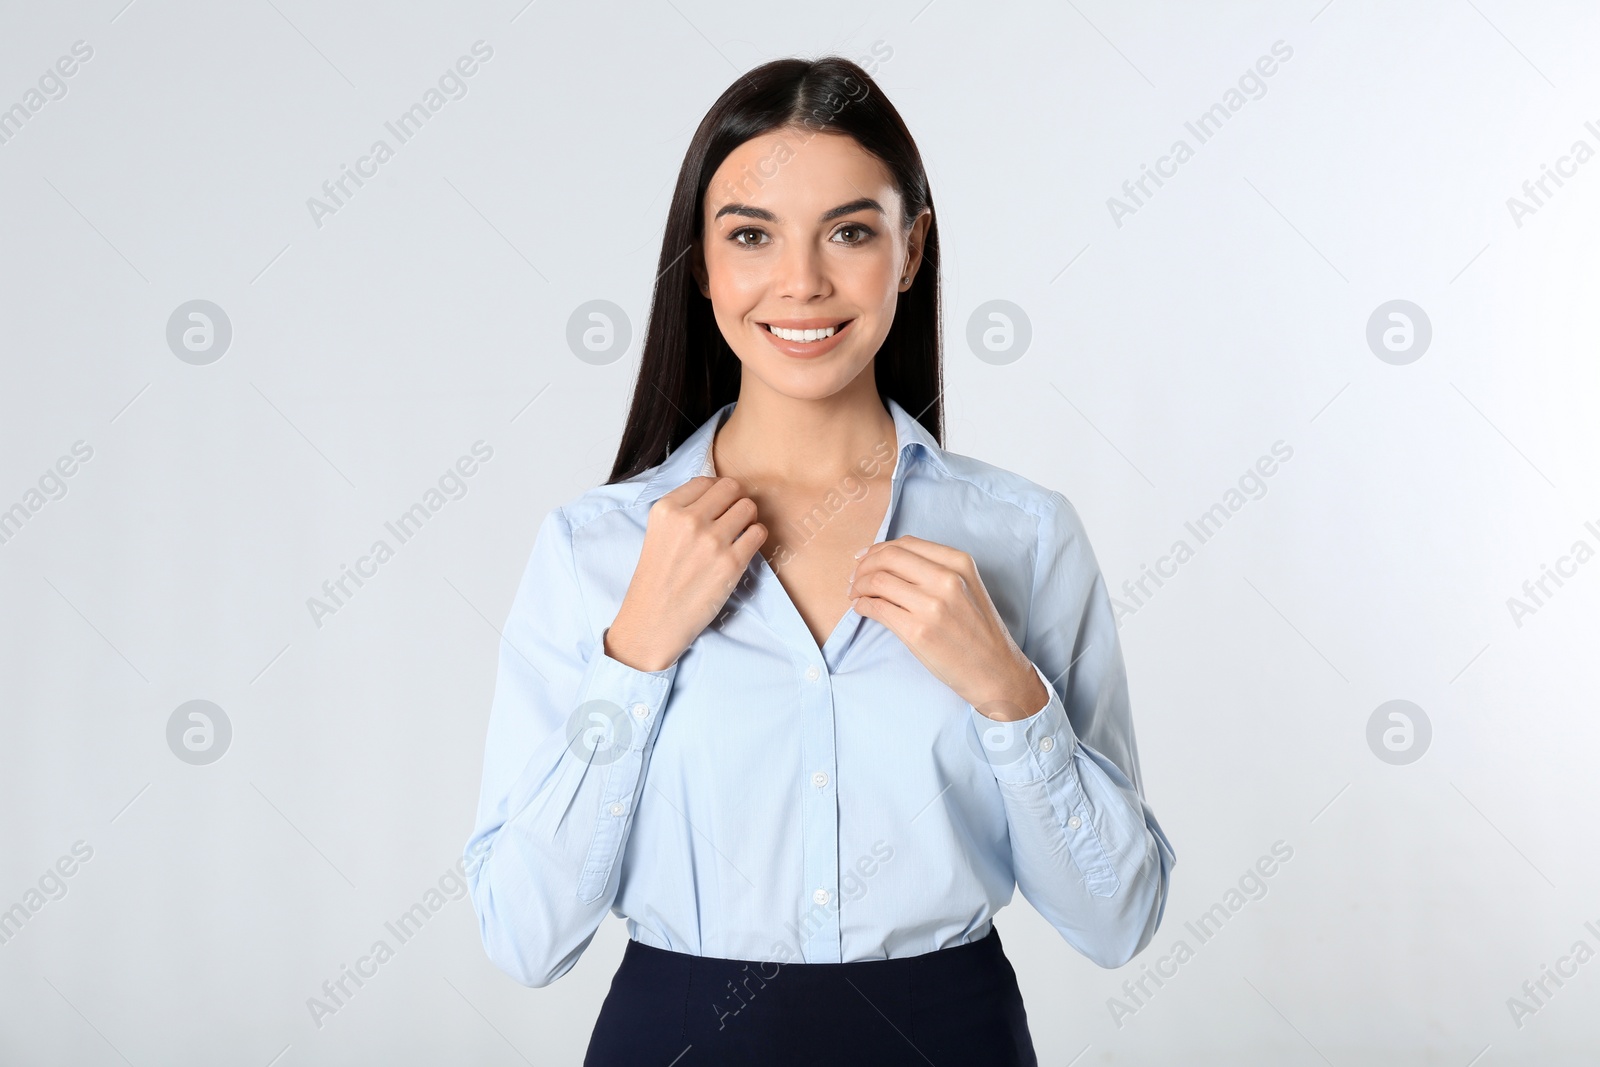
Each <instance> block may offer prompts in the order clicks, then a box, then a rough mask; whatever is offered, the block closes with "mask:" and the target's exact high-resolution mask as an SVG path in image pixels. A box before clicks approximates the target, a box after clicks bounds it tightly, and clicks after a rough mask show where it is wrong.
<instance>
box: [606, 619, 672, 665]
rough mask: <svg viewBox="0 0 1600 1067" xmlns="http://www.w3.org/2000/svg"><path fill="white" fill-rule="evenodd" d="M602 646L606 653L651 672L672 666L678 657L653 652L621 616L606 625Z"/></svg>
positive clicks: (622, 661)
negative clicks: (616, 620)
mask: <svg viewBox="0 0 1600 1067" xmlns="http://www.w3.org/2000/svg"><path fill="white" fill-rule="evenodd" d="M600 646H601V648H603V649H604V650H605V654H606V655H608V656H610V657H611V658H612V659H614V660H616V661H617V662H618V663H621V664H623V665H625V666H628V667H632V668H633V669H634V670H636V671H645V672H650V673H653V672H655V671H663V670H666V669H667V668H668V667H670V666H672V664H673V662H674V661H675V660H676V659H677V657H676V656H668V657H663V656H662V655H661V654H660V653H659V652H653V651H651V650H650V649H649V648H648V647H647V646H643V645H642V644H641V643H640V642H639V641H638V639H637V638H636V637H635V635H634V634H633V632H632V631H631V630H629V629H628V628H627V625H626V623H622V622H621V620H620V618H619V621H618V622H613V623H612V624H611V625H610V626H608V627H606V630H605V633H603V634H601V635H600Z"/></svg>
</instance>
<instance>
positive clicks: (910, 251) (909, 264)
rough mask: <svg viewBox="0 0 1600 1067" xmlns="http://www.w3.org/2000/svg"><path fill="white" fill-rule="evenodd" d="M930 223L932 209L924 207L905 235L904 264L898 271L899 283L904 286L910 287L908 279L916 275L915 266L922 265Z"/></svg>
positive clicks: (931, 220)
mask: <svg viewBox="0 0 1600 1067" xmlns="http://www.w3.org/2000/svg"><path fill="white" fill-rule="evenodd" d="M932 224H933V209H932V208H927V207H925V208H923V209H922V212H921V213H920V214H919V215H918V216H917V217H916V219H914V220H913V221H912V223H911V230H910V232H909V233H908V234H907V235H906V265H905V268H904V269H903V270H901V272H900V277H901V279H902V281H901V283H900V284H901V285H902V286H905V287H906V288H910V280H911V279H912V278H915V277H916V276H917V268H919V267H920V266H921V265H922V249H923V247H924V245H925V244H926V242H927V239H928V227H929V226H930V225H932Z"/></svg>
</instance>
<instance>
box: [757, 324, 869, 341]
mask: <svg viewBox="0 0 1600 1067" xmlns="http://www.w3.org/2000/svg"><path fill="white" fill-rule="evenodd" d="M852 321H853V320H851V319H845V320H843V321H841V322H836V323H834V324H833V325H832V326H823V327H821V328H819V329H814V330H786V329H784V328H783V327H781V326H774V325H772V324H771V323H767V322H763V323H762V324H761V326H762V328H764V329H765V330H766V331H767V332H768V333H771V334H773V335H774V336H777V337H781V338H782V339H783V340H785V341H791V342H795V343H798V344H810V343H813V342H816V341H826V340H827V339H828V338H830V337H832V336H833V335H834V334H836V333H838V332H839V331H840V330H842V329H844V328H845V327H846V326H848V325H850V323H851V322H852Z"/></svg>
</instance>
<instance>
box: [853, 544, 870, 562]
mask: <svg viewBox="0 0 1600 1067" xmlns="http://www.w3.org/2000/svg"><path fill="white" fill-rule="evenodd" d="M871 547H872V546H871V545H868V546H867V548H871ZM866 554H867V549H866V548H858V549H856V559H860V558H861V557H862V556H865V555H866Z"/></svg>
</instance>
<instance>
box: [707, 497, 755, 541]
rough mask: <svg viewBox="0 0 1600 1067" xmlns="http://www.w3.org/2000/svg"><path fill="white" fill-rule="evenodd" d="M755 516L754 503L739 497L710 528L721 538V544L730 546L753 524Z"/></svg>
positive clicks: (746, 498) (747, 498)
mask: <svg viewBox="0 0 1600 1067" xmlns="http://www.w3.org/2000/svg"><path fill="white" fill-rule="evenodd" d="M756 514H757V511H756V502H755V501H754V500H751V499H750V498H749V497H747V496H741V497H739V498H738V499H736V500H735V501H734V502H733V503H731V504H729V505H728V509H727V510H726V511H724V512H723V513H722V515H721V516H720V517H719V518H718V519H717V520H716V521H715V522H713V523H712V524H711V528H712V529H713V530H715V531H716V532H717V536H718V537H720V538H722V543H723V544H726V545H731V544H733V543H734V542H735V541H736V540H738V538H739V537H740V535H742V534H743V533H744V532H745V531H746V530H748V529H749V528H750V524H751V523H753V522H755V520H756Z"/></svg>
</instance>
